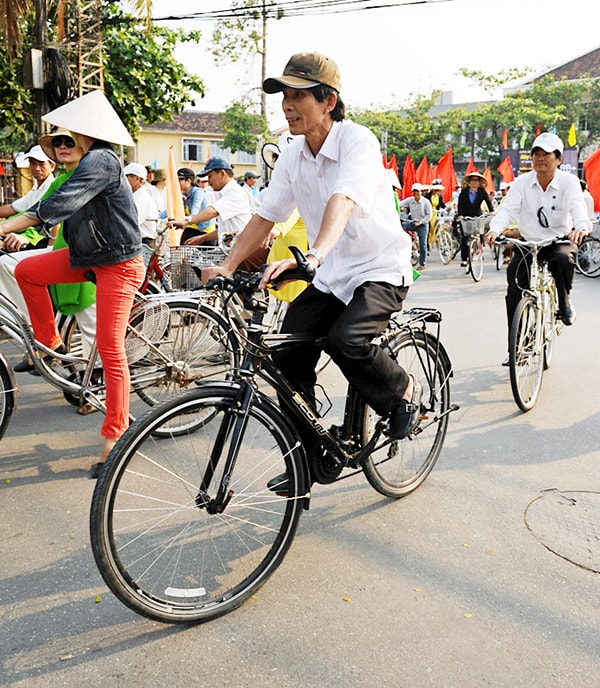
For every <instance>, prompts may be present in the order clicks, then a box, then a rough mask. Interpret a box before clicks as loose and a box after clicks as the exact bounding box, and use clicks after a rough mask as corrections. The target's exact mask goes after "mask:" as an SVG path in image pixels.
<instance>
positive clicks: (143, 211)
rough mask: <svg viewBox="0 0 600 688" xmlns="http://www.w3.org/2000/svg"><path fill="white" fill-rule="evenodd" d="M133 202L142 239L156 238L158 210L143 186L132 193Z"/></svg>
mask: <svg viewBox="0 0 600 688" xmlns="http://www.w3.org/2000/svg"><path fill="white" fill-rule="evenodd" d="M133 201H134V203H135V208H136V210H137V214H138V225H139V227H140V231H141V233H142V239H154V238H156V230H157V226H158V222H157V220H158V208H157V207H156V203H155V202H154V199H153V198H152V196H151V194H150V192H149V191H148V189H147V188H146V185H145V184H144V185H142V186H140V188H139V189H138V190H137V191H134V192H133Z"/></svg>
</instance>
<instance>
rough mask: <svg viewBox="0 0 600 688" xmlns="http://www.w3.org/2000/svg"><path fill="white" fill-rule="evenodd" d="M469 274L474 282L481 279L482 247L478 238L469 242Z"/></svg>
mask: <svg viewBox="0 0 600 688" xmlns="http://www.w3.org/2000/svg"><path fill="white" fill-rule="evenodd" d="M469 272H470V273H471V277H472V278H473V279H474V280H475V282H479V281H480V280H481V278H482V277H483V245H482V239H481V237H480V236H474V237H472V238H471V241H470V242H469Z"/></svg>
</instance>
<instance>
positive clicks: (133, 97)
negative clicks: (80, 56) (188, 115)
mask: <svg viewBox="0 0 600 688" xmlns="http://www.w3.org/2000/svg"><path fill="white" fill-rule="evenodd" d="M103 12H104V19H105V25H104V28H103V59H104V84H105V88H104V90H105V92H106V95H107V96H108V98H109V99H110V101H111V102H112V104H113V106H114V107H115V109H116V110H117V112H118V113H119V115H120V116H121V118H122V119H123V122H124V123H125V126H126V127H127V129H128V130H129V131H130V133H131V134H132V136H133V137H134V138H135V136H136V134H137V132H138V130H139V122H140V121H144V122H146V123H148V124H153V123H154V122H157V121H165V120H170V119H171V117H172V116H173V114H178V113H180V112H181V111H182V110H183V109H184V108H185V107H186V106H188V105H191V106H193V105H195V94H198V95H199V96H202V95H203V94H204V83H203V81H202V79H200V78H199V77H196V76H193V75H190V74H189V73H188V72H187V71H186V69H185V67H184V66H183V65H182V64H181V63H179V62H177V60H175V58H174V57H173V52H174V50H175V47H176V45H177V43H178V42H185V41H193V42H195V43H198V42H199V41H200V37H201V35H200V32H198V31H189V32H183V31H174V30H171V29H166V28H159V27H155V26H152V27H151V29H150V31H149V32H148V31H147V30H146V24H145V21H141V22H140V21H132V18H131V17H128V16H127V15H125V14H124V13H123V12H122V10H121V9H120V8H119V7H118V5H115V4H111V5H103ZM54 33H55V27H54V26H51V27H50V31H49V34H50V36H52V35H54ZM24 34H25V35H26V36H27V37H30V36H31V35H32V23H31V21H30V22H29V23H28V24H27V25H26V26H25V30H24ZM30 40H31V39H30V38H29V41H30ZM21 63H22V54H19V55H18V57H17V59H15V60H13V62H12V64H11V63H10V61H9V57H8V54H7V52H6V49H5V47H4V46H3V45H0V78H1V81H0V97H2V103H3V104H4V105H3V107H2V108H1V109H0V148H2V149H5V150H6V149H8V148H11V147H15V148H22V147H23V146H24V142H32V140H33V138H34V133H35V130H36V114H35V113H36V105H35V95H34V93H32V92H31V91H28V90H26V89H25V88H24V86H23V74H22V69H21V68H20V65H21ZM15 65H18V66H19V68H17V67H16V66H15Z"/></svg>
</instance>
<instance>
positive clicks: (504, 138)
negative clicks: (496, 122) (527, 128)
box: [502, 127, 508, 149]
mask: <svg viewBox="0 0 600 688" xmlns="http://www.w3.org/2000/svg"><path fill="white" fill-rule="evenodd" d="M502 148H505V149H506V148H508V130H507V128H506V127H504V131H503V132H502Z"/></svg>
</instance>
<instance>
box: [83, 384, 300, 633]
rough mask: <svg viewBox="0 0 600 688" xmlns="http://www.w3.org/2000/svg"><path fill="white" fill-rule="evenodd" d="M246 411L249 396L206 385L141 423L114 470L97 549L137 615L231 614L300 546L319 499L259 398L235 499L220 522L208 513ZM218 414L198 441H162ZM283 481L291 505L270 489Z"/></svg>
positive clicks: (111, 582)
mask: <svg viewBox="0 0 600 688" xmlns="http://www.w3.org/2000/svg"><path fill="white" fill-rule="evenodd" d="M239 401H240V395H239V387H238V386H235V385H219V384H211V383H207V384H206V385H203V386H202V387H201V388H199V389H197V390H195V391H193V392H190V393H188V394H186V395H185V396H183V397H179V398H178V399H173V400H171V401H170V402H169V403H167V404H165V405H163V406H161V407H160V408H158V409H155V410H153V411H151V412H150V413H149V414H148V415H147V416H146V417H145V418H143V419H141V420H140V421H138V422H136V423H134V425H132V426H131V427H130V428H129V430H128V431H127V432H126V433H125V434H124V435H123V437H122V438H121V439H120V440H119V442H118V443H117V444H116V446H115V448H114V449H113V451H112V452H111V454H110V456H109V458H108V460H107V462H106V466H105V468H104V470H103V472H102V474H101V476H100V478H99V480H98V484H97V485H96V489H95V490H94V495H93V498H92V505H91V515H90V532H91V542H92V548H93V552H94V557H95V559H96V563H97V565H98V569H99V570H100V573H101V574H102V577H103V578H104V580H105V581H106V584H107V585H108V587H109V588H110V589H111V590H112V592H113V593H114V594H115V595H116V596H117V597H118V598H119V600H121V602H123V603H124V604H125V605H127V606H128V607H130V608H131V609H133V610H134V611H136V612H137V613H138V614H141V615H143V616H147V617H149V618H151V619H155V620H157V621H163V622H166V623H192V622H203V621H208V620H210V619H213V618H216V617H218V616H221V615H222V614H226V613H227V612H230V611H232V610H233V609H235V608H236V607H238V606H239V605H240V604H242V602H244V600H246V599H247V598H248V597H249V596H250V595H252V594H253V593H254V592H255V591H256V590H257V588H259V587H260V586H261V585H262V584H263V583H264V582H265V581H266V579H267V578H268V577H269V576H270V575H271V574H272V573H273V571H275V569H276V568H277V567H278V566H279V564H280V563H281V561H282V560H283V557H284V556H285V554H286V552H287V550H288V549H289V547H290V545H291V543H292V540H293V538H294V534H295V532H296V528H297V525H298V520H299V518H300V515H301V513H302V510H303V508H304V505H305V498H306V496H307V492H308V489H309V488H308V483H307V476H306V472H305V459H304V457H303V454H302V449H301V448H300V446H299V442H298V439H297V437H296V436H295V434H294V433H293V432H292V431H291V430H290V428H289V425H288V424H287V422H285V421H284V420H283V419H282V416H281V413H280V412H279V410H278V409H277V408H276V407H275V406H274V404H273V403H272V402H270V401H268V400H267V399H265V398H264V397H261V395H260V394H258V395H257V396H256V398H255V401H254V402H252V404H251V406H250V409H249V411H248V416H247V418H246V419H245V420H247V425H246V427H245V429H244V430H243V434H242V435H241V437H240V438H239V447H238V451H237V459H236V462H235V465H234V467H233V469H232V471H231V474H230V475H228V484H227V488H228V490H229V501H228V502H227V503H226V505H225V507H224V509H223V510H222V511H221V513H212V514H211V513H209V511H210V510H209V509H207V507H206V504H207V502H208V501H209V500H210V499H211V498H213V497H214V496H215V494H216V491H217V489H218V487H219V485H220V481H221V478H222V475H223V470H224V467H225V466H224V464H225V457H226V456H227V451H228V449H229V448H230V447H231V445H232V444H233V442H232V436H231V432H228V433H227V435H226V437H225V438H224V439H223V441H222V444H221V445H219V442H220V439H222V438H221V436H220V431H221V428H222V425H223V424H224V423H225V424H227V422H228V419H230V418H231V415H232V413H233V415H234V417H235V412H236V410H237V409H238V408H239ZM213 408H218V415H217V416H216V417H214V418H213V419H212V421H211V422H209V423H207V424H204V425H202V427H200V428H198V429H196V430H195V431H194V432H188V433H185V434H180V435H178V436H175V435H171V436H168V431H167V432H166V433H157V430H159V429H160V428H161V427H162V428H164V429H168V428H169V427H170V426H172V425H173V424H175V425H181V424H182V423H181V420H179V421H178V420H177V418H178V417H181V416H183V417H184V418H186V419H187V418H189V416H190V415H197V416H198V417H200V418H202V417H204V416H205V415H206V412H207V409H213ZM232 409H233V411H232ZM229 427H231V425H229ZM157 434H162V435H167V437H165V438H164V439H157V437H156V436H157ZM219 446H221V449H220V450H219V449H218V447H219ZM282 472H286V473H287V475H288V478H289V481H290V487H289V493H288V496H287V497H285V496H283V497H282V496H278V495H276V494H274V493H273V492H271V491H270V490H268V489H267V481H268V480H269V479H270V478H273V477H274V476H276V475H278V474H279V473H282Z"/></svg>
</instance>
